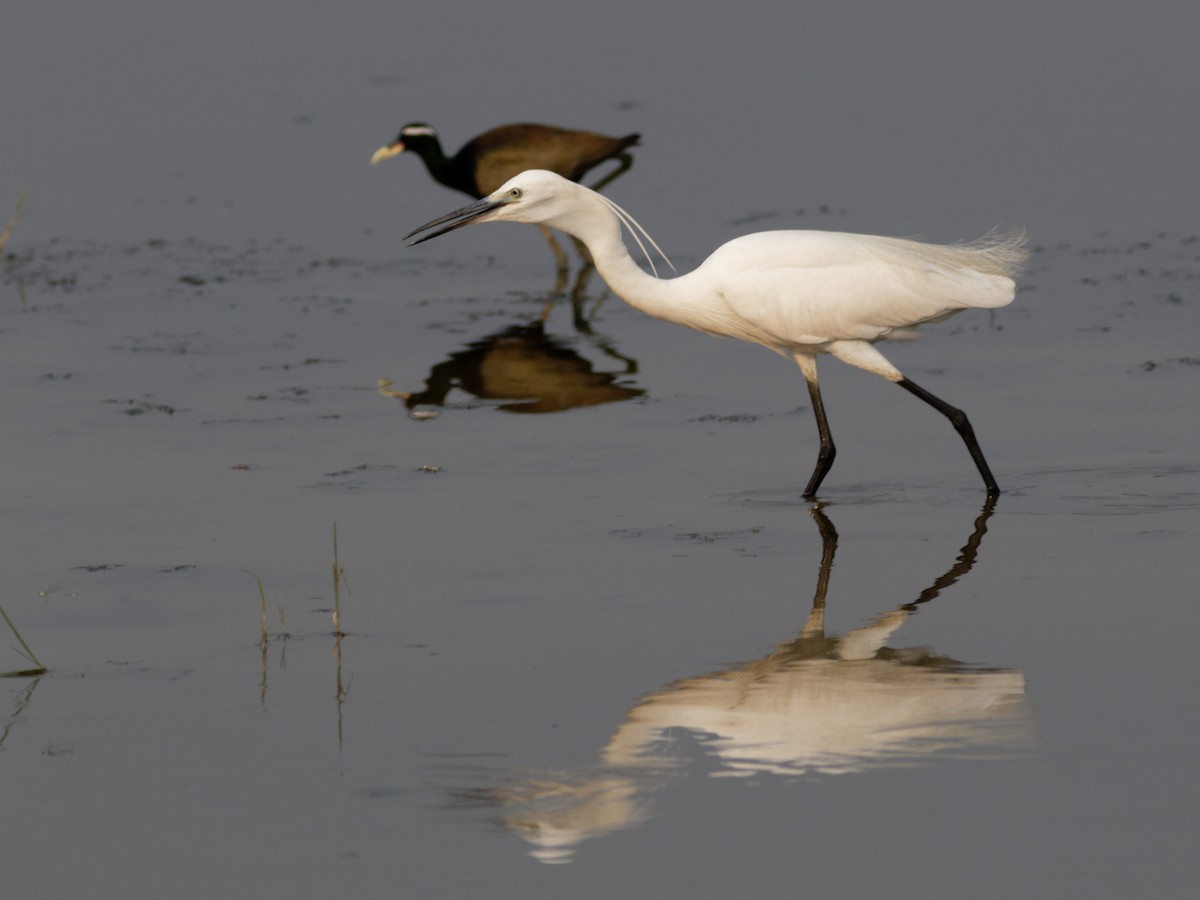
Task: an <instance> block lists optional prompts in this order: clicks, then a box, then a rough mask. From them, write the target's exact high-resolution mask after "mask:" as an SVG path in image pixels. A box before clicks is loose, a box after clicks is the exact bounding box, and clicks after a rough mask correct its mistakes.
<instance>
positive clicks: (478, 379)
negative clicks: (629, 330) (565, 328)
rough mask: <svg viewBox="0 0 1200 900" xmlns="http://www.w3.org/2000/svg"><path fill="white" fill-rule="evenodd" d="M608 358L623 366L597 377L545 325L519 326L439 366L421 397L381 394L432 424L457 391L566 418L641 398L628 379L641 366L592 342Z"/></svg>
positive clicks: (511, 408)
mask: <svg viewBox="0 0 1200 900" xmlns="http://www.w3.org/2000/svg"><path fill="white" fill-rule="evenodd" d="M588 340H590V342H591V343H592V345H593V346H594V347H596V349H598V350H599V351H600V352H601V353H602V354H604V356H606V357H608V358H609V359H613V360H615V361H617V362H618V363H619V364H620V368H619V369H618V370H617V371H614V372H596V371H593V369H592V365H593V364H592V362H591V361H589V360H587V359H585V358H584V357H582V356H581V355H580V354H579V353H578V352H576V350H575V349H574V348H573V347H572V346H571V345H570V344H569V343H568V342H566V341H564V340H561V339H559V338H554V337H551V336H549V335H547V334H546V333H545V329H544V327H543V325H542V323H541V322H534V323H532V324H526V325H514V326H511V327H509V328H505V329H504V330H503V331H500V332H497V333H496V334H492V335H488V336H487V337H485V338H481V339H480V340H477V341H472V342H471V343H470V344H468V345H467V346H466V348H465V349H463V350H458V351H455V352H454V353H451V354H450V356H449V358H448V359H446V360H445V362H440V363H438V364H437V365H435V366H434V367H433V368H432V369H431V370H430V372H429V377H428V378H426V379H425V389H424V390H421V391H414V392H408V391H399V390H392V389H391V387H390V385H391V384H392V382H391V381H389V380H386V379H381V380H380V382H379V391H380V393H381V394H383V395H384V396H387V397H394V398H396V399H399V400H403V401H404V405H405V406H407V407H408V409H409V412H410V414H411V415H413V416H414V417H420V418H430V417H431V416H433V415H436V410H437V409H439V408H441V407H444V406H446V405H447V397H448V396H449V395H450V393H451V391H453V390H456V389H457V390H462V391H465V392H466V393H468V394H473V395H474V396H476V397H478V398H479V399H481V400H488V401H492V400H499V401H503V402H501V403H499V404H498V405H497V407H496V408H497V409H502V410H504V411H505V412H514V413H548V412H561V411H562V410H565V409H572V408H574V407H577V406H598V405H600V404H602V403H616V402H618V401H620V400H632V399H633V398H635V397H640V396H642V395H643V394H644V393H645V391H643V390H641V389H640V388H636V387H632V386H631V385H630V384H629V383H628V381H629V376H631V375H634V374H636V373H637V362H636V361H634V360H632V359H630V358H629V357H627V356H622V355H621V354H620V353H618V352H617V351H616V350H614V349H613V348H612V347H611V346H610V345H609V344H608V343H607V342H606V341H604V340H601V339H599V338H596V337H594V336H592V337H590V338H588Z"/></svg>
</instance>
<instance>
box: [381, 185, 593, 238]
mask: <svg viewBox="0 0 1200 900" xmlns="http://www.w3.org/2000/svg"><path fill="white" fill-rule="evenodd" d="M573 189H574V190H575V191H578V190H581V189H580V188H578V187H576V186H575V185H573V184H572V183H571V182H570V181H568V180H567V179H565V178H563V177H562V176H561V175H555V174H554V173H553V172H547V171H544V170H542V169H530V170H529V171H527V172H522V173H521V174H520V175H516V176H514V177H513V178H510V179H509V180H508V181H506V182H504V184H502V185H501V186H500V187H499V188H498V189H497V190H495V191H493V192H492V193H490V194H488V195H487V196H486V197H484V198H483V199H482V200H477V201H476V202H474V203H472V204H470V205H468V206H464V207H463V208H462V209H456V210H455V211H454V212H452V213H448V214H446V215H444V216H442V217H441V218H439V219H434V220H433V221H432V222H427V223H425V224H424V225H422V226H421V227H420V228H414V229H413V230H412V231H410V232H409V233H408V234H406V235H405V236H404V240H405V241H407V242H408V244H409V246H412V245H413V244H419V243H421V242H422V241H427V240H429V239H430V238H434V237H437V236H438V235H439V234H445V233H446V232H447V231H454V230H455V229H456V228H462V227H463V226H464V225H473V224H474V223H476V222H533V223H546V224H552V223H553V222H554V220H555V219H556V217H558V216H559V215H560V214H561V213H563V212H564V211H565V210H566V209H567V206H568V204H569V198H570V196H571V193H572V190H573ZM438 226H441V227H440V228H439V227H438ZM431 228H432V229H436V230H434V231H430V232H429V233H428V234H425V235H421V237H416V235H418V234H421V232H422V231H428V230H429V229H431ZM414 238H415V239H414Z"/></svg>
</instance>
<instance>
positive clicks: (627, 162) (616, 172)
mask: <svg viewBox="0 0 1200 900" xmlns="http://www.w3.org/2000/svg"><path fill="white" fill-rule="evenodd" d="M613 159H615V160H617V161H618V162H619V163H620V165H619V166H617V167H616V168H615V169H613V170H612V171H611V172H609V173H608V174H607V175H605V176H604V177H603V178H601V179H600V180H599V181H597V182H596V183H595V184H593V185H592V190H593V191H596V192H597V193H599V191H600V190H601V188H604V187H606V186H608V185H609V184H611V183H612V181H613V179H614V178H617V177H618V176H620V175H622V174H623V173H625V172H628V171H629V167H630V166H632V165H633V157H632V156H631V155H630V154H628V153H618V154H617V155H616V156H614V157H613Z"/></svg>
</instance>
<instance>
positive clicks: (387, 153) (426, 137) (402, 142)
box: [371, 122, 438, 165]
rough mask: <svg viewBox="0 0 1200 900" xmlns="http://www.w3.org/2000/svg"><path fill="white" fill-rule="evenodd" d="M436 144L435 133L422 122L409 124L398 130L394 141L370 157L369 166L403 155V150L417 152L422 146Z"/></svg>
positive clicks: (436, 137)
mask: <svg viewBox="0 0 1200 900" xmlns="http://www.w3.org/2000/svg"><path fill="white" fill-rule="evenodd" d="M437 142H438V136H437V132H436V131H434V130H433V128H431V127H430V126H429V125H426V124H425V123H424V122H409V123H408V124H407V125H405V126H404V127H403V128H401V129H400V133H399V134H398V135H396V140H394V141H392V142H391V143H390V144H384V145H383V146H382V147H380V148H379V149H378V150H376V151H375V153H374V154H373V155H372V156H371V165H375V163H378V162H382V161H383V160H385V159H390V158H391V157H393V156H397V155H399V154H401V153H403V152H404V151H405V150H417V151H419V150H420V148H421V147H422V146H424V145H436V144H437Z"/></svg>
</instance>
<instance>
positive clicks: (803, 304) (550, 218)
mask: <svg viewBox="0 0 1200 900" xmlns="http://www.w3.org/2000/svg"><path fill="white" fill-rule="evenodd" d="M474 222H532V223H537V224H542V225H548V226H550V227H552V228H557V229H558V230H560V231H564V232H566V233H567V234H569V235H571V236H572V237H574V238H576V239H577V240H579V241H581V242H582V243H583V244H585V245H586V246H587V248H588V250H589V251H590V253H591V255H592V259H593V260H594V262H595V265H596V270H597V271H598V272H599V273H600V276H601V277H602V278H603V279H604V280H605V282H607V284H608V286H609V287H610V288H611V289H612V290H613V292H614V293H616V294H617V295H618V296H619V297H621V299H623V300H624V301H625V302H626V303H628V304H629V305H630V306H633V307H634V308H636V309H640V310H642V311H643V312H645V313H647V314H649V315H651V316H654V317H655V318H659V319H664V320H666V321H668V322H675V323H677V324H679V325H686V326H688V327H690V328H695V329H697V330H699V331H703V332H707V333H709V334H714V335H721V336H727V337H735V338H739V339H741V340H744V341H749V342H751V343H754V344H761V345H763V346H764V347H767V348H769V349H771V350H774V351H776V352H777V353H780V354H782V355H784V356H790V357H792V358H793V359H795V361H796V362H797V363H798V364H799V366H800V370H801V372H803V374H804V378H805V381H806V382H807V383H808V391H809V395H810V397H811V398H812V406H813V413H814V414H815V416H816V419H817V429H818V431H819V433H820V440H821V448H820V451H819V453H818V454H817V464H816V468H815V469H814V470H813V474H812V477H811V478H810V479H809V481H808V485H807V486H806V487H805V489H804V496H805V498H809V499H811V498H813V497H815V496H816V493H817V489H818V488H819V487H820V485H821V482H822V480H823V479H824V478H825V476H826V474H827V473H828V472H829V469H830V467H831V466H832V465H833V460H834V456H835V454H836V452H837V451H836V448H835V447H834V443H833V437H832V436H831V434H830V431H829V423H828V421H827V419H826V416H825V405H824V403H823V402H822V401H821V390H820V387H819V384H818V381H817V357H818V356H819V355H820V354H822V353H828V354H830V355H832V356H835V357H837V358H838V359H840V360H841V361H842V362H845V363H849V364H850V365H852V366H857V367H858V368H860V369H865V370H866V371H868V372H873V373H875V374H876V375H880V376H882V377H883V378H886V379H887V380H888V381H892V382H895V383H896V384H898V385H900V386H901V387H902V388H904V389H905V390H907V391H909V392H910V393H912V394H914V395H916V396H917V397H919V398H920V399H921V400H924V401H925V402H926V403H928V404H929V405H930V406H932V407H933V408H934V409H936V410H937V411H938V412H940V413H941V414H942V415H944V416H946V418H948V419H949V420H950V422H951V424H952V425H953V426H954V428H955V430H956V431H957V432H958V434H959V435H960V436H961V437H962V439H963V442H964V443H965V444H966V445H967V450H968V451H970V454H971V459H972V460H974V462H975V465H976V467H977V468H978V469H979V474H980V475H981V476H982V477H983V483H984V486H985V487H986V489H987V493H988V496H996V495H997V494H999V493H1000V488H999V486H998V485H997V484H996V479H995V478H994V477H993V476H992V472H991V470H990V469H989V468H988V464H987V461H986V460H985V459H984V457H983V451H982V450H980V448H979V442H978V441H977V440H976V439H975V432H974V430H973V429H972V428H971V423H970V422H969V421H968V420H967V416H966V414H965V413H963V411H962V410H960V409H957V408H956V407H953V406H951V405H950V404H949V403H946V402H945V401H944V400H941V399H939V398H938V397H935V396H934V395H933V394H931V393H929V392H928V391H927V390H925V389H924V388H922V387H920V386H919V385H917V384H915V383H914V382H913V381H912V380H911V379H909V378H906V377H905V376H904V374H903V373H901V371H900V370H899V369H897V368H896V367H895V366H894V365H892V364H891V363H890V362H888V360H887V359H886V358H885V357H884V356H883V354H882V353H880V352H879V351H878V350H877V349H875V346H874V344H875V342H876V341H879V340H881V339H883V338H886V337H888V336H889V335H891V334H893V333H894V332H897V331H900V330H902V329H906V328H908V327H910V326H914V325H919V324H921V323H924V322H933V321H937V320H940V319H944V318H946V317H947V316H950V315H952V314H954V313H956V312H959V311H960V310H963V309H967V308H972V307H974V308H985V309H990V308H994V307H999V306H1005V305H1007V304H1008V303H1010V302H1012V299H1013V295H1014V293H1015V289H1016V287H1015V284H1014V282H1013V275H1014V274H1015V272H1016V270H1017V268H1018V267H1019V266H1020V264H1021V262H1022V261H1023V260H1024V259H1025V256H1026V252H1025V237H1024V235H1023V234H1012V235H1007V236H993V237H988V238H984V239H982V240H980V241H977V242H975V243H973V244H961V245H936V244H926V243H921V242H919V241H911V240H904V239H900V238H891V237H877V236H873V235H862V234H846V233H841V232H827V231H767V232H759V233H757V234H749V235H745V236H743V237H739V238H735V239H734V240H732V241H729V242H728V243H726V244H723V245H722V246H720V247H718V248H717V249H716V251H714V252H713V254H712V255H711V256H709V257H708V258H707V259H706V260H705V261H704V262H703V263H701V264H700V266H699V267H698V268H696V269H695V270H694V271H692V272H689V273H688V274H686V275H681V276H678V277H676V278H666V279H663V278H658V277H657V272H656V271H655V269H654V263H653V261H650V267H651V271H652V272H654V274H653V275H651V274H648V273H646V272H645V271H643V270H642V269H641V268H640V267H639V266H638V265H637V263H636V262H635V261H634V259H633V257H632V256H630V254H629V252H628V251H627V249H626V248H625V244H624V242H623V241H622V235H621V226H622V225H624V226H625V227H626V228H628V229H629V232H630V234H631V235H632V236H633V238H634V240H635V241H636V242H637V244H638V246H639V247H640V248H641V249H642V252H643V253H646V255H647V259H648V260H649V254H648V252H647V250H646V247H645V245H644V244H643V241H642V238H645V239H646V241H647V242H649V244H650V245H651V246H652V247H653V248H654V249H655V250H657V251H658V252H659V253H660V254H662V251H661V250H659V248H658V245H657V244H655V243H654V241H653V239H651V238H650V236H649V235H648V234H646V232H645V230H644V229H643V228H642V227H641V226H640V225H638V223H637V222H636V221H635V220H634V219H633V217H632V216H630V215H629V214H628V213H626V212H625V211H624V210H623V209H621V208H620V207H619V206H617V205H616V204H615V203H613V202H612V201H611V200H609V199H607V198H605V197H602V196H601V195H599V194H597V193H595V192H593V191H590V190H588V189H587V188H585V187H581V186H580V185H577V184H573V183H572V182H570V181H568V180H566V179H565V178H562V177H561V176H559V175H555V174H554V173H552V172H547V171H540V170H533V171H528V172H522V173H521V174H520V175H518V176H516V177H515V178H512V179H510V180H509V181H508V182H506V183H505V184H504V185H502V186H501V187H500V188H499V189H498V190H496V191H495V192H493V193H492V194H489V195H488V196H486V197H484V198H482V199H481V200H479V201H477V202H475V203H472V204H470V205H469V206H465V207H463V208H462V209H459V210H456V211H454V212H452V213H450V214H448V215H445V216H442V217H441V218H438V219H435V220H433V221H432V222H429V223H427V224H425V225H422V226H421V227H420V228H416V229H414V230H413V231H411V232H409V233H408V234H407V235H405V240H407V241H408V242H409V243H410V244H419V243H421V242H422V241H426V240H429V239H430V238H433V237H437V236H438V235H440V234H445V233H446V232H448V231H453V230H454V229H456V228H461V227H463V226H464V225H470V224H472V223H474ZM418 235H420V237H417V236H418ZM663 259H664V260H665V259H666V256H665V255H663ZM667 263H668V265H670V261H669V260H667ZM672 268H674V267H672Z"/></svg>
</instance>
